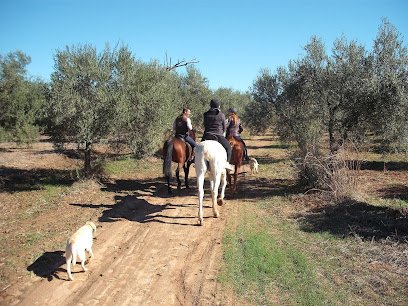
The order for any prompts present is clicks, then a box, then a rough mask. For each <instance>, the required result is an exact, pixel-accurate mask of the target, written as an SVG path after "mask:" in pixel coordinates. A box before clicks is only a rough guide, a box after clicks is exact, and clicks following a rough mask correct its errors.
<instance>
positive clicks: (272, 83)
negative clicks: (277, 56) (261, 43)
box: [244, 69, 279, 134]
mask: <svg viewBox="0 0 408 306" xmlns="http://www.w3.org/2000/svg"><path fill="white" fill-rule="evenodd" d="M278 92H279V84H278V82H277V77H276V76H275V75H272V74H271V72H270V71H269V70H268V69H262V70H261V71H260V73H259V76H258V77H257V79H256V80H255V81H254V84H253V88H252V96H253V99H252V100H251V101H250V103H248V104H247V106H246V107H245V116H244V119H245V122H246V123H247V124H248V127H249V128H250V129H251V130H253V131H254V132H255V133H256V134H259V133H262V132H265V131H267V130H268V129H269V128H271V126H272V123H273V119H274V117H273V115H274V113H275V103H276V99H277V97H278Z"/></svg>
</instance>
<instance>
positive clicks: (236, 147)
mask: <svg viewBox="0 0 408 306" xmlns="http://www.w3.org/2000/svg"><path fill="white" fill-rule="evenodd" d="M227 139H228V141H229V143H230V144H231V148H232V153H231V159H230V164H232V165H234V166H235V171H234V184H231V176H232V175H231V174H230V173H229V172H228V175H227V177H228V185H229V187H230V190H232V193H233V194H234V193H235V191H236V189H237V180H238V171H239V168H240V167H241V166H242V163H243V157H244V150H245V148H244V144H243V143H242V141H240V140H239V139H236V138H235V137H234V136H228V138H227Z"/></svg>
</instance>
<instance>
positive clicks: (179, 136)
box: [174, 134, 193, 160]
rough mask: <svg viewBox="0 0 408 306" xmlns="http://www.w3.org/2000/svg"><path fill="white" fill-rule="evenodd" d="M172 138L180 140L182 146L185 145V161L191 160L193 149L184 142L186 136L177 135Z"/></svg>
mask: <svg viewBox="0 0 408 306" xmlns="http://www.w3.org/2000/svg"><path fill="white" fill-rule="evenodd" d="M174 138H178V139H180V140H181V141H183V142H184V144H185V145H186V157H187V160H191V159H192V154H193V148H192V147H191V145H190V144H189V143H188V142H187V141H186V136H185V135H182V134H177V135H175V136H174Z"/></svg>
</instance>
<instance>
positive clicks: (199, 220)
mask: <svg viewBox="0 0 408 306" xmlns="http://www.w3.org/2000/svg"><path fill="white" fill-rule="evenodd" d="M198 225H200V226H203V219H201V218H200V219H198Z"/></svg>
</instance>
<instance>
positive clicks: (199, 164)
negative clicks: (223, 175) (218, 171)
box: [194, 143, 208, 177]
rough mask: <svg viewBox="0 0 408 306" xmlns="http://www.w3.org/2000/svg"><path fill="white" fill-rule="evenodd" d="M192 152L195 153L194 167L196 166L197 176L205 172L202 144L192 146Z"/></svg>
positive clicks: (205, 165)
mask: <svg viewBox="0 0 408 306" xmlns="http://www.w3.org/2000/svg"><path fill="white" fill-rule="evenodd" d="M194 152H195V153H194V154H195V161H194V164H195V168H196V174H197V177H198V176H199V175H204V174H205V173H206V172H207V168H208V167H207V161H206V160H205V157H204V146H203V144H201V143H200V144H197V145H196V147H195V148H194Z"/></svg>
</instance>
